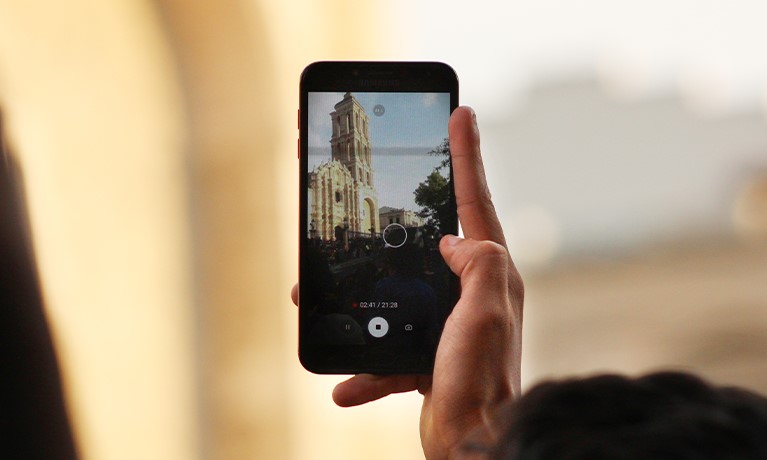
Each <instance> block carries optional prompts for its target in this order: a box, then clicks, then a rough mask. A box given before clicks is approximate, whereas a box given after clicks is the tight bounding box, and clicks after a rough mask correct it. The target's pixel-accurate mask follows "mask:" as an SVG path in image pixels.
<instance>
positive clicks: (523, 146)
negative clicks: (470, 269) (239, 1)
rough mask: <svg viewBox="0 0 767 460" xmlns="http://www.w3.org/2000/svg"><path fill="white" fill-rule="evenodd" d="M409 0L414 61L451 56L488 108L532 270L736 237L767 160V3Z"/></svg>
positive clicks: (501, 172)
mask: <svg viewBox="0 0 767 460" xmlns="http://www.w3.org/2000/svg"><path fill="white" fill-rule="evenodd" d="M401 3H402V4H399V5H398V7H397V8H395V9H396V10H397V12H394V11H392V12H391V14H390V15H389V16H387V17H386V18H385V19H384V20H385V21H389V22H390V23H391V27H390V30H398V31H399V33H398V34H396V35H394V36H393V37H394V38H393V39H395V40H397V41H398V43H399V47H400V51H401V52H402V55H401V58H403V59H413V60H441V61H445V62H447V63H449V64H450V65H451V66H453V67H454V68H455V70H456V71H457V73H458V75H459V79H460V85H461V96H460V99H461V103H463V104H468V105H471V106H473V107H474V108H475V109H476V110H477V113H478V119H479V124H480V129H481V131H482V143H483V154H484V157H485V164H486V166H487V171H488V181H489V183H490V186H491V191H492V192H493V196H494V198H495V200H494V201H495V202H496V207H497V208H498V212H499V215H500V217H501V220H502V223H503V224H504V228H506V232H507V235H508V236H509V237H510V238H509V239H510V244H511V246H512V251H513V252H514V253H515V255H516V258H517V260H519V261H520V262H521V264H522V265H523V266H524V265H530V266H546V265H547V264H548V263H549V262H550V261H551V260H553V259H554V258H555V257H557V256H561V255H568V254H584V253H589V254H594V253H601V254H612V255H615V254H621V253H625V252H626V251H630V250H632V249H633V248H637V247H646V246H647V245H654V244H664V243H668V242H669V241H672V242H673V241H679V240H683V239H685V238H699V237H703V238H709V237H712V236H713V237H723V236H724V237H726V236H727V235H728V234H732V233H733V232H734V229H733V223H732V207H733V203H734V201H735V200H736V196H737V193H738V188H739V187H741V186H742V185H743V184H742V182H744V181H748V180H749V177H750V175H751V174H752V172H754V171H758V170H759V169H764V168H766V167H767V164H766V163H765V162H767V160H766V158H767V138H765V136H764V134H763V132H764V131H766V130H765V128H767V124H765V123H764V114H763V113H764V103H765V94H766V92H767V60H765V59H762V57H761V56H762V52H761V47H762V44H763V43H767V28H765V27H764V26H763V19H764V18H765V17H767V3H764V2H757V1H742V2H725V1H718V0H717V1H696V0H671V1H660V0H650V1H645V2H627V1H608V0H583V1H578V2H567V1H560V0H542V1H535V2H530V1H525V2H522V1H509V2H498V1H482V0H480V1H476V2H472V3H470V4H466V3H464V2H457V1H453V0H449V1H436V0H430V1H422V2H414V3H408V2H404V1H403V2H401ZM404 11H407V14H403V12H404ZM397 24H399V25H400V26H401V25H402V24H404V27H400V28H397ZM754 174H755V172H754Z"/></svg>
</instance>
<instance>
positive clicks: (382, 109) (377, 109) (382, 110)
mask: <svg viewBox="0 0 767 460" xmlns="http://www.w3.org/2000/svg"><path fill="white" fill-rule="evenodd" d="M373 113H374V114H375V116H377V117H381V116H383V114H384V113H386V107H384V106H382V105H381V104H376V106H375V107H373Z"/></svg>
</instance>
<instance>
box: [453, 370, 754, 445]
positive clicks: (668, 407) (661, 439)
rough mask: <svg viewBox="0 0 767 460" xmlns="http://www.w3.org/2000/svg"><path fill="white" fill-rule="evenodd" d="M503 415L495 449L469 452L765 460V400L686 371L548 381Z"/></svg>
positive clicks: (533, 389)
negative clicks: (706, 380)
mask: <svg viewBox="0 0 767 460" xmlns="http://www.w3.org/2000/svg"><path fill="white" fill-rule="evenodd" d="M504 412H505V414H498V417H499V426H497V428H498V429H499V432H498V433H497V437H498V439H497V442H496V443H495V445H493V446H490V447H484V448H483V447H481V446H478V445H473V446H471V445H469V446H467V451H473V452H474V453H475V454H476V453H478V452H480V451H482V456H481V457H482V458H491V459H504V460H554V459H556V460H601V459H625V460H629V459H631V460H634V459H653V460H665V459H669V460H670V459H675V460H678V459H682V460H684V459H690V460H692V459H767V398H764V397H762V396H759V395H757V394H755V393H751V392H749V391H746V390H743V389H737V388H731V387H716V386H712V385H710V384H708V383H706V382H704V381H703V380H701V379H700V378H698V377H695V376H692V375H689V374H683V373H676V372H664V373H655V374H650V375H647V376H644V377H639V378H634V379H632V378H627V377H621V376H616V375H601V376H595V377H590V378H583V379H571V380H564V381H560V382H547V383H543V384H540V385H538V386H536V387H534V388H532V389H531V390H530V391H529V392H528V393H526V394H525V395H524V396H523V397H522V398H521V399H520V400H519V401H517V402H515V403H512V404H511V406H510V407H506V408H504ZM472 458H474V457H472Z"/></svg>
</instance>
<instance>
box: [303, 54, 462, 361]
mask: <svg viewBox="0 0 767 460" xmlns="http://www.w3.org/2000/svg"><path fill="white" fill-rule="evenodd" d="M346 91H351V92H403V93H404V92H412V93H421V92H440V93H449V94H450V111H451V113H452V111H453V110H455V108H456V107H458V78H457V75H456V73H455V71H454V70H453V69H452V68H451V67H450V66H448V65H447V64H444V63H440V62H372V61H361V62H360V61H320V62H315V63H312V64H310V65H309V66H307V67H306V68H305V69H304V71H303V73H302V74H301V81H300V101H299V182H300V184H299V200H300V206H299V360H300V362H301V364H302V365H303V367H304V368H306V369H307V370H309V371H310V372H313V373H317V374H357V373H374V374H393V373H396V374H419V373H431V371H432V369H433V365H434V354H435V353H436V346H435V349H434V350H430V351H429V355H428V356H427V357H426V358H427V359H424V358H425V355H423V354H416V353H413V354H407V353H401V354H397V355H394V353H392V352H391V351H390V350H389V351H387V350H386V349H382V348H381V347H380V346H377V345H317V344H307V343H305V340H304V339H303V338H304V337H305V334H306V323H307V315H308V314H309V313H308V312H307V311H306V309H303V308H302V307H301V294H302V288H301V286H302V283H301V280H302V279H305V278H306V277H307V276H308V275H309V273H308V268H307V267H306V266H305V264H304V263H303V258H302V256H301V254H302V253H303V251H304V250H305V248H304V245H306V244H308V243H309V241H308V238H307V237H306V228H307V226H308V222H307V221H308V218H307V214H308V213H307V208H308V197H307V194H306V190H307V187H308V176H309V171H308V158H307V152H308V139H307V138H308V110H307V106H308V95H309V93H310V92H346ZM452 183H453V181H452V165H451V166H450V184H451V186H452ZM450 200H451V203H452V208H453V209H456V206H455V193H454V191H453V190H452V187H451V193H450ZM454 221H455V223H456V225H455V228H452V229H450V230H451V233H453V234H456V233H457V231H458V228H457V215H456V218H455V220H454ZM458 285H459V283H458V279H457V278H456V277H454V276H451V277H450V281H449V290H450V293H449V295H450V297H451V299H452V300H451V304H452V305H454V304H455V301H456V300H457V297H458V289H459V287H458ZM440 326H443V325H440ZM440 330H441V327H440Z"/></svg>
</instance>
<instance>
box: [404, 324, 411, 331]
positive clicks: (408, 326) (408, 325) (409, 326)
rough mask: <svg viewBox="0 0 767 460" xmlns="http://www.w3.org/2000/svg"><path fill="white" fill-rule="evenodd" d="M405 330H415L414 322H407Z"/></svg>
mask: <svg viewBox="0 0 767 460" xmlns="http://www.w3.org/2000/svg"><path fill="white" fill-rule="evenodd" d="M405 330H406V331H412V330H413V325H412V324H405Z"/></svg>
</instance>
